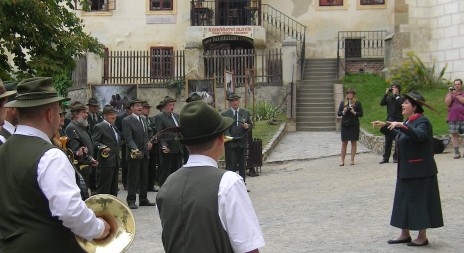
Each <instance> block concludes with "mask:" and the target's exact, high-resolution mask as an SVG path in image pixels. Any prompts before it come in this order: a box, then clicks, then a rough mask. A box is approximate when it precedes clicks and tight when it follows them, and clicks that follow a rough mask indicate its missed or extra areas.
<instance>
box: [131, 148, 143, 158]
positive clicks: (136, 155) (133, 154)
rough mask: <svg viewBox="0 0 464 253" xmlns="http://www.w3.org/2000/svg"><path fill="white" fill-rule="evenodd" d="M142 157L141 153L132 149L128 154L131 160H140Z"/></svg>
mask: <svg viewBox="0 0 464 253" xmlns="http://www.w3.org/2000/svg"><path fill="white" fill-rule="evenodd" d="M142 157H143V153H142V151H140V150H138V149H132V150H131V152H130V158H132V159H138V158H142Z"/></svg>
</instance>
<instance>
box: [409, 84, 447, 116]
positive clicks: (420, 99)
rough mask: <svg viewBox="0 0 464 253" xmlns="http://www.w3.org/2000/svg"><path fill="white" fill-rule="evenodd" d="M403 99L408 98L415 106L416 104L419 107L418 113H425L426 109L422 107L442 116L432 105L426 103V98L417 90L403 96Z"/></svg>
mask: <svg viewBox="0 0 464 253" xmlns="http://www.w3.org/2000/svg"><path fill="white" fill-rule="evenodd" d="M403 97H404V98H407V99H408V100H409V101H411V102H412V103H413V104H415V105H416V106H417V111H416V112H417V113H421V112H424V108H422V106H425V107H427V108H429V109H430V110H432V111H434V112H436V113H438V114H440V113H439V112H438V111H437V109H435V108H433V107H432V106H431V105H428V104H427V103H425V98H424V96H422V95H421V94H420V93H419V92H417V91H415V90H413V91H411V92H409V93H408V94H403Z"/></svg>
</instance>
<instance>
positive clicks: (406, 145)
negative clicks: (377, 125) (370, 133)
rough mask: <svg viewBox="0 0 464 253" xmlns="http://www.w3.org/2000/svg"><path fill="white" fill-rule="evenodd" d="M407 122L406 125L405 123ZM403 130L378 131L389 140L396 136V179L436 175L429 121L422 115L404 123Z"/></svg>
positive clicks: (384, 129) (386, 129)
mask: <svg viewBox="0 0 464 253" xmlns="http://www.w3.org/2000/svg"><path fill="white" fill-rule="evenodd" d="M406 122H407V123H406ZM406 122H405V123H404V126H405V127H404V128H400V129H399V130H396V129H393V130H389V129H388V128H387V125H385V126H384V127H382V128H381V129H380V132H382V133H383V134H385V135H388V136H389V137H390V138H395V136H396V135H397V134H398V137H397V138H398V140H397V144H398V145H397V149H398V165H397V166H398V167H397V168H398V178H421V177H430V176H433V175H436V174H437V173H438V171H437V164H436V163H435V159H434V158H433V130H432V124H431V123H430V121H429V120H428V119H427V118H426V117H424V116H423V115H422V114H420V115H419V117H417V118H414V119H412V120H409V121H406Z"/></svg>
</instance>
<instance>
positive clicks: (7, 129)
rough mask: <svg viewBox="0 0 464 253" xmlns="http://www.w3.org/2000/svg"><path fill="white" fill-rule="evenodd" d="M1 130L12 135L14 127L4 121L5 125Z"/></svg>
mask: <svg viewBox="0 0 464 253" xmlns="http://www.w3.org/2000/svg"><path fill="white" fill-rule="evenodd" d="M2 128H3V129H5V130H6V131H8V133H10V134H13V133H14V132H15V129H16V127H15V126H13V124H11V123H10V122H8V121H6V120H5V124H4V125H3V126H2Z"/></svg>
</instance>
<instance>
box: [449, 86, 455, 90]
mask: <svg viewBox="0 0 464 253" xmlns="http://www.w3.org/2000/svg"><path fill="white" fill-rule="evenodd" d="M448 90H450V91H453V90H456V88H454V86H451V87H449V88H448Z"/></svg>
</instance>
